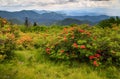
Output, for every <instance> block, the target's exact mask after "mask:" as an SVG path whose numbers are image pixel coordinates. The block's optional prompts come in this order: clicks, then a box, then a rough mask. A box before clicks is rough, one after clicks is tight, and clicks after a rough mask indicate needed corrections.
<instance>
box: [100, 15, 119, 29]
mask: <svg viewBox="0 0 120 79" xmlns="http://www.w3.org/2000/svg"><path fill="white" fill-rule="evenodd" d="M119 24H120V18H119V17H118V16H116V17H110V18H109V19H106V20H102V21H101V22H99V24H98V25H99V26H100V27H102V28H105V27H110V28H111V27H113V25H117V26H118V25H119Z"/></svg>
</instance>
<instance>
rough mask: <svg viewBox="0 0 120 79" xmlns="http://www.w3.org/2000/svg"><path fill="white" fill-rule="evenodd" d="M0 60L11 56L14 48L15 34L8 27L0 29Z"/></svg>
mask: <svg viewBox="0 0 120 79" xmlns="http://www.w3.org/2000/svg"><path fill="white" fill-rule="evenodd" d="M0 30H1V32H0V60H4V59H5V58H7V59H9V58H11V57H12V56H13V50H14V49H15V45H16V44H15V34H14V33H12V32H11V28H10V27H3V28H1V29H0Z"/></svg>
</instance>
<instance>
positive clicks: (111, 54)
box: [46, 27, 120, 67]
mask: <svg viewBox="0 0 120 79" xmlns="http://www.w3.org/2000/svg"><path fill="white" fill-rule="evenodd" d="M119 33H120V30H117V31H116V29H110V28H107V29H102V28H97V27H87V28H86V29H84V28H80V27H69V28H64V29H63V31H62V33H61V34H59V35H58V36H57V39H56V40H57V41H54V43H48V44H47V45H46V54H48V56H49V57H50V58H55V59H63V60H71V59H79V60H80V61H84V62H87V63H91V64H92V65H94V66H96V67H98V66H100V65H110V64H115V65H117V66H119V65H120V36H119Z"/></svg>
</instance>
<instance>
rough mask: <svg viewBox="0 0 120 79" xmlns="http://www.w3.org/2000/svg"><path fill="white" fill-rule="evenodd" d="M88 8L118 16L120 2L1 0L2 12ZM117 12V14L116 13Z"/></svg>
mask: <svg viewBox="0 0 120 79" xmlns="http://www.w3.org/2000/svg"><path fill="white" fill-rule="evenodd" d="M86 8H104V9H108V10H107V11H108V12H106V13H108V14H109V13H110V11H111V10H113V12H114V13H113V12H111V14H116V13H117V12H118V10H120V0H0V9H1V10H9V11H14V10H23V9H25V10H27V9H29V10H30V9H38V10H42V9H44V10H72V9H77V10H80V9H86ZM115 12H116V13H115Z"/></svg>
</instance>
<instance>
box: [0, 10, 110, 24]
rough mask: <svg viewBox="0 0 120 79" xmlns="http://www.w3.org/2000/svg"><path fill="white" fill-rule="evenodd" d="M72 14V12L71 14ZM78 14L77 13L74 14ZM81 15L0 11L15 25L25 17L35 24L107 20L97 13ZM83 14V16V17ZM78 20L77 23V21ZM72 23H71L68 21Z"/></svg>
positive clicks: (58, 12) (59, 12) (61, 12)
mask: <svg viewBox="0 0 120 79" xmlns="http://www.w3.org/2000/svg"><path fill="white" fill-rule="evenodd" d="M71 13H72V12H71ZM76 13H78V14H79V12H76ZM81 13H82V14H79V15H78V14H75V12H74V13H73V14H74V15H73V14H72V15H69V14H68V13H67V12H65V11H46V10H40V11H38V10H22V11H15V12H8V11H0V16H1V17H3V18H7V19H8V20H10V21H11V22H13V23H15V20H16V21H17V22H16V24H22V23H24V20H25V17H28V19H29V22H31V23H33V22H37V23H39V24H45V25H49V24H53V23H58V22H63V21H66V20H67V19H66V18H71V19H69V20H73V21H74V22H75V21H77V23H78V22H80V24H81V23H82V21H89V22H88V23H90V22H91V23H93V24H95V23H97V22H99V21H101V20H104V19H107V18H109V16H107V15H100V14H97V13H87V12H81ZM83 14H84V15H83ZM78 20H79V21H78ZM70 22H72V21H70ZM78 24H79V23H78Z"/></svg>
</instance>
